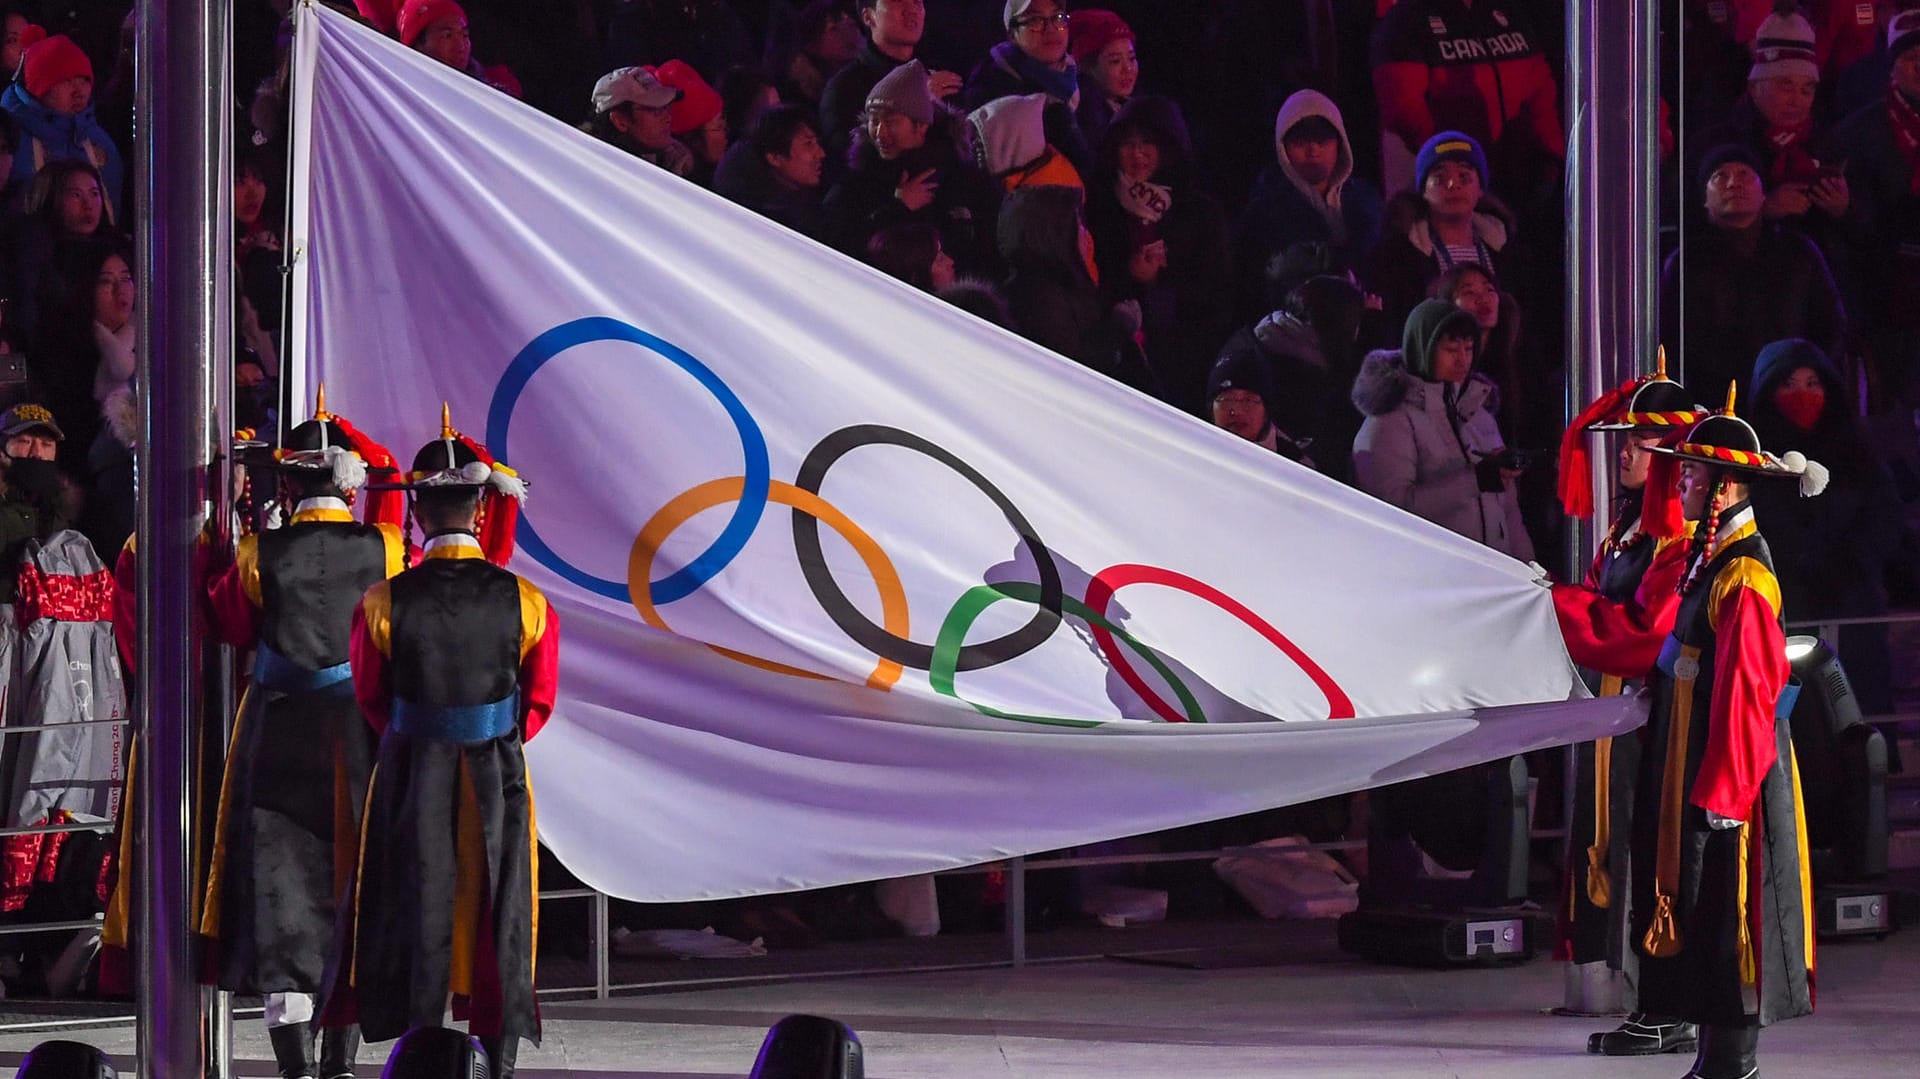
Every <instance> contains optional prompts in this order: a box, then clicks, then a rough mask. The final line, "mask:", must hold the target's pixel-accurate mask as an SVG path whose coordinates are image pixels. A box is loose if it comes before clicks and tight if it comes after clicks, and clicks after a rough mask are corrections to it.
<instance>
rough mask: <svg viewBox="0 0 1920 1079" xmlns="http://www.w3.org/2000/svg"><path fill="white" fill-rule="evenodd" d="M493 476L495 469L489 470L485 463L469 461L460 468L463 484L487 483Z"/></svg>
mask: <svg viewBox="0 0 1920 1079" xmlns="http://www.w3.org/2000/svg"><path fill="white" fill-rule="evenodd" d="M491 475H493V469H491V468H488V467H487V464H486V462H485V461H468V462H467V463H466V464H464V465H462V466H460V482H461V483H475V484H479V483H485V482H487V478H488V477H489V476H491Z"/></svg>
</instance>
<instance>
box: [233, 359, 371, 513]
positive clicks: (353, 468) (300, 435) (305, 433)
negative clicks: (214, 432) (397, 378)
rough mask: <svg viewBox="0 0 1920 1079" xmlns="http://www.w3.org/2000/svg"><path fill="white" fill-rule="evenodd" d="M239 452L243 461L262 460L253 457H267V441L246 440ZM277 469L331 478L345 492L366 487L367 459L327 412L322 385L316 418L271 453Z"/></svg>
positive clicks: (316, 397)
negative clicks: (257, 455)
mask: <svg viewBox="0 0 1920 1079" xmlns="http://www.w3.org/2000/svg"><path fill="white" fill-rule="evenodd" d="M242 434H243V437H242V438H241V439H240V441H239V443H238V446H237V449H238V451H239V453H240V454H241V457H242V460H248V459H252V460H255V461H258V460H259V457H252V456H251V455H254V454H259V455H265V454H266V445H265V443H263V442H259V441H257V440H254V439H251V438H247V437H245V435H246V432H243V433H242ZM271 457H272V463H273V467H275V468H277V469H279V470H281V471H282V472H287V473H290V474H292V475H294V476H296V477H299V478H302V479H323V478H325V479H331V480H332V481H333V485H334V486H335V487H338V488H340V489H341V490H342V491H352V490H355V489H357V488H360V487H364V486H366V482H367V460H366V458H365V457H364V456H362V455H361V453H360V452H359V450H357V449H356V448H355V446H354V440H353V436H352V435H351V434H349V432H348V427H347V426H346V425H345V424H343V423H342V422H340V417H338V416H335V415H334V414H333V413H331V412H328V411H327V387H326V384H325V383H321V384H320V388H319V391H318V392H317V393H316V394H315V395H314V405H313V418H312V419H310V420H307V421H306V422H305V423H301V424H299V425H297V426H295V427H294V429H293V430H291V431H288V432H287V437H286V439H285V440H284V441H283V442H281V444H280V446H279V447H278V448H276V449H274V450H273V451H272V453H271Z"/></svg>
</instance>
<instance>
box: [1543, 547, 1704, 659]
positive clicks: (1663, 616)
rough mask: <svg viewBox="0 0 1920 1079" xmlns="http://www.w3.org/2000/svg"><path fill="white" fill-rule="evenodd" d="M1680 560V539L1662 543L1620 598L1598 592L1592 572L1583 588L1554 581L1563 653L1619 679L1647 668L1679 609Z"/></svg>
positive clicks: (1682, 551)
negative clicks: (1634, 585)
mask: <svg viewBox="0 0 1920 1079" xmlns="http://www.w3.org/2000/svg"><path fill="white" fill-rule="evenodd" d="M1685 565H1686V545H1685V544H1684V543H1669V544H1665V545H1663V546H1662V547H1661V549H1660V551H1659V552H1658V553H1656V554H1655V555H1654V556H1653V563H1652V564H1651V565H1649V566H1648V567H1647V572H1646V573H1645V574H1644V575H1643V576H1642V577H1641V578H1640V584H1639V586H1638V587H1637V588H1635V589H1634V593H1633V597H1632V598H1631V599H1628V600H1626V601H1624V602H1621V601H1618V600H1610V599H1608V598H1606V597H1605V596H1603V595H1601V594H1600V592H1599V591H1598V589H1596V588H1594V587H1593V586H1592V582H1593V580H1594V575H1593V574H1591V573H1589V574H1588V575H1587V581H1588V585H1587V586H1585V587H1576V586H1574V585H1565V584H1557V585H1554V586H1553V613H1554V614H1555V615H1557V616H1559V619H1560V632H1561V634H1562V635H1563V636H1565V637H1566V639H1567V654H1568V655H1570V656H1572V657H1573V661H1574V662H1575V663H1577V664H1579V665H1580V666H1582V667H1591V668H1592V669H1594V670H1596V671H1599V672H1600V673H1601V674H1611V675H1615V676H1617V677H1620V678H1638V677H1641V676H1642V675H1644V674H1646V673H1647V672H1648V671H1650V670H1652V669H1653V663H1654V661H1655V660H1657V659H1659V658H1660V647H1661V645H1663V644H1664V643H1665V642H1666V639H1667V637H1668V635H1670V634H1671V633H1672V632H1673V620H1674V618H1675V616H1676V615H1678V614H1679V611H1680V594H1679V591H1678V587H1677V586H1678V585H1679V582H1680V571H1681V569H1682V568H1683V567H1684V566H1685Z"/></svg>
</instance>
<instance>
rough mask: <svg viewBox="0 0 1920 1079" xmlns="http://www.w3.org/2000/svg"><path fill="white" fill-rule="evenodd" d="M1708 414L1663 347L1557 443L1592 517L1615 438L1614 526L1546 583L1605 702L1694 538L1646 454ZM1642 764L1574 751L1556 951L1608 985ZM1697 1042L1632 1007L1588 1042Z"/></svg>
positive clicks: (1615, 747) (1652, 641) (1646, 667)
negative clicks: (1572, 579)
mask: <svg viewBox="0 0 1920 1079" xmlns="http://www.w3.org/2000/svg"><path fill="white" fill-rule="evenodd" d="M1706 416H1707V411H1706V410H1705V409H1702V408H1700V407H1699V406H1697V405H1695V404H1694V403H1693V398H1692V395H1690V394H1689V393H1688V392H1687V391H1686V388H1685V387H1683V386H1681V385H1680V384H1679V383H1678V382H1674V381H1673V380H1671V379H1669V378H1668V377H1667V355H1666V350H1665V349H1662V350H1661V351H1660V353H1659V358H1658V360H1657V363H1656V367H1655V369H1654V373H1653V374H1652V375H1650V376H1644V377H1641V378H1638V379H1635V380H1634V381H1632V382H1629V383H1627V384H1626V385H1624V386H1621V387H1620V388H1619V389H1616V390H1613V391H1611V392H1609V393H1607V394H1604V395H1602V396H1601V397H1600V399H1599V400H1597V401H1595V402H1594V403H1593V404H1592V405H1590V406H1588V408H1587V410H1586V411H1585V412H1583V413H1581V414H1580V416H1578V417H1577V418H1576V419H1575V420H1574V422H1573V424H1572V425H1571V426H1569V427H1568V428H1567V432H1566V434H1565V435H1564V436H1563V437H1562V439H1561V444H1560V451H1561V453H1560V457H1561V468H1560V485H1561V491H1560V493H1561V502H1562V505H1563V506H1564V507H1565V508H1566V511H1567V513H1568V515H1569V516H1573V517H1587V516H1591V514H1592V512H1593V491H1592V487H1591V475H1592V470H1591V468H1590V467H1589V465H1588V462H1587V457H1586V443H1587V437H1588V434H1587V433H1588V432H1590V431H1618V432H1621V433H1622V438H1621V441H1620V449H1619V455H1618V466H1617V469H1616V471H1615V479H1616V488H1615V491H1614V514H1613V524H1612V526H1611V527H1610V528H1609V529H1608V531H1607V535H1606V537H1605V539H1604V540H1602V541H1601V544H1600V550H1599V553H1598V554H1597V555H1596V556H1595V558H1594V560H1593V565H1592V567H1591V568H1589V569H1588V571H1587V575H1586V578H1585V580H1583V581H1582V582H1581V583H1579V584H1577V585H1576V584H1559V585H1555V586H1554V587H1553V606H1554V613H1555V614H1556V615H1557V616H1558V617H1559V621H1560V632H1561V634H1562V636H1564V637H1565V638H1566V642H1567V653H1568V655H1570V656H1572V657H1573V661H1574V662H1575V663H1577V664H1579V665H1580V667H1581V668H1583V672H1582V673H1583V674H1584V675H1585V676H1586V678H1587V680H1588V683H1589V688H1592V689H1594V690H1595V691H1596V692H1598V693H1599V694H1600V695H1601V696H1615V695H1618V694H1620V693H1623V692H1631V691H1632V690H1633V689H1634V688H1635V687H1636V684H1637V683H1640V682H1643V681H1644V680H1645V678H1646V676H1647V674H1648V672H1649V671H1651V670H1652V669H1653V662H1654V660H1655V659H1656V658H1658V657H1659V654H1660V646H1661V644H1662V643H1663V642H1665V640H1666V639H1667V637H1668V636H1669V635H1671V634H1672V632H1673V620H1674V615H1675V614H1676V613H1677V612H1678V610H1679V607H1680V596H1679V585H1680V573H1681V570H1682V569H1683V568H1684V567H1685V562H1686V551H1687V544H1686V540H1687V536H1688V534H1689V531H1688V529H1687V527H1686V523H1685V520H1684V515H1683V514H1682V513H1681V511H1680V502H1679V499H1678V492H1677V491H1676V489H1675V487H1676V484H1677V482H1678V479H1679V476H1678V472H1679V462H1678V461H1677V460H1676V459H1674V458H1672V457H1668V456H1664V455H1659V454H1655V453H1652V452H1650V451H1651V450H1652V449H1653V448H1654V447H1655V446H1658V445H1660V444H1661V443H1662V442H1673V443H1677V442H1678V440H1679V436H1681V435H1684V434H1685V433H1686V432H1687V431H1688V430H1689V429H1691V428H1692V426H1693V425H1694V424H1695V423H1697V422H1699V421H1700V420H1701V419H1704V418H1705V417H1706ZM1639 758H1640V743H1639V741H1638V738H1637V736H1631V735H1630V736H1627V737H1623V738H1603V739H1601V740H1600V741H1598V742H1589V743H1586V744H1583V745H1581V746H1579V747H1577V749H1576V752H1575V770H1574V779H1573V782H1574V802H1573V806H1574V811H1573V820H1572V829H1573V831H1572V837H1573V839H1572V842H1573V852H1574V853H1573V857H1571V858H1569V859H1568V860H1567V874H1566V880H1565V882H1564V884H1565V889H1566V898H1565V901H1564V903H1563V904H1562V906H1561V908H1560V918H1559V922H1560V940H1559V947H1558V951H1559V953H1560V956H1561V958H1564V959H1566V960H1568V961H1569V962H1571V963H1573V964H1575V965H1576V966H1577V967H1581V966H1585V965H1586V964H1599V963H1604V964H1606V966H1605V968H1588V969H1593V970H1597V971H1599V972H1600V973H1601V974H1602V975H1604V976H1607V977H1611V975H1607V974H1606V971H1608V970H1613V971H1627V970H1631V963H1632V958H1631V956H1632V950H1631V949H1630V948H1629V947H1628V944H1627V889H1626V879H1627V876H1626V874H1627V843H1628V838H1629V837H1630V836H1631V835H1632V819H1633V818H1632V810H1633V778H1634V769H1635V768H1636V766H1637V765H1638V762H1639ZM1583 849H1584V851H1585V854H1586V857H1584V858H1582V857H1580V852H1581V851H1582V850H1583ZM1630 980H1631V979H1629V981H1630ZM1575 984H1585V979H1584V978H1583V979H1581V980H1580V981H1577V982H1576V983H1575ZM1696 1037H1697V1031H1696V1030H1695V1028H1694V1025H1693V1024H1691V1023H1682V1022H1679V1021H1677V1020H1674V1019H1671V1018H1669V1017H1666V1016H1659V1015H1652V1014H1649V1013H1646V1012H1643V1011H1639V1010H1635V1011H1633V1012H1632V1013H1631V1014H1629V1015H1628V1016H1627V1021H1626V1022H1625V1023H1623V1024H1621V1025H1620V1027H1619V1028H1618V1029H1615V1030H1610V1031H1605V1032H1602V1033H1598V1034H1594V1035H1592V1036H1591V1037H1589V1038H1588V1039H1587V1051H1588V1052H1590V1053H1603V1054H1606V1055H1608V1056H1642V1055H1648V1054H1653V1053H1683V1052H1689V1051H1691V1050H1693V1049H1694V1048H1696Z"/></svg>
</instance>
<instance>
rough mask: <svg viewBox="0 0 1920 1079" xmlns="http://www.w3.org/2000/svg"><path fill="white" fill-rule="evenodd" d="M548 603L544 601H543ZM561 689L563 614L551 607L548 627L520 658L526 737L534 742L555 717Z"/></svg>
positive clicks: (548, 609)
mask: <svg viewBox="0 0 1920 1079" xmlns="http://www.w3.org/2000/svg"><path fill="white" fill-rule="evenodd" d="M543 602H544V601H543ZM559 690H560V615H559V613H558V612H556V611H555V610H554V609H553V605H552V604H551V603H549V604H547V617H546V626H545V628H544V629H543V630H542V632H541V634H540V637H539V639H537V640H536V641H534V643H533V647H532V648H529V649H527V653H526V655H524V656H522V657H520V699H521V701H522V703H524V704H525V705H526V714H525V717H524V719H523V721H522V729H523V730H524V731H525V734H524V735H523V737H524V738H525V739H526V740H527V741H529V742H531V741H533V736H534V735H536V734H539V733H540V728H542V727H544V726H546V725H547V720H548V719H549V718H550V717H551V716H552V715H553V699H554V696H555V694H557V693H558V692H559Z"/></svg>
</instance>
